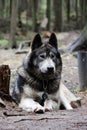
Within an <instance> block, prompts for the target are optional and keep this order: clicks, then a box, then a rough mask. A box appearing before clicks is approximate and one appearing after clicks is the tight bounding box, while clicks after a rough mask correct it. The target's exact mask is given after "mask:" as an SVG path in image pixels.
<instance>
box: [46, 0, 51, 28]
mask: <svg viewBox="0 0 87 130" xmlns="http://www.w3.org/2000/svg"><path fill="white" fill-rule="evenodd" d="M46 15H47V18H48V24H47V30H50V20H51V0H47V10H46Z"/></svg>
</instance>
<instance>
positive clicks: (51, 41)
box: [49, 33, 58, 48]
mask: <svg viewBox="0 0 87 130" xmlns="http://www.w3.org/2000/svg"><path fill="white" fill-rule="evenodd" d="M49 44H50V45H51V46H53V47H55V48H58V45H57V37H56V35H55V33H52V34H51V36H50V38H49Z"/></svg>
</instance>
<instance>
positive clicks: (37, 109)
mask: <svg viewBox="0 0 87 130" xmlns="http://www.w3.org/2000/svg"><path fill="white" fill-rule="evenodd" d="M34 112H35V113H40V114H41V113H44V110H43V109H39V108H36V109H35V110H34Z"/></svg>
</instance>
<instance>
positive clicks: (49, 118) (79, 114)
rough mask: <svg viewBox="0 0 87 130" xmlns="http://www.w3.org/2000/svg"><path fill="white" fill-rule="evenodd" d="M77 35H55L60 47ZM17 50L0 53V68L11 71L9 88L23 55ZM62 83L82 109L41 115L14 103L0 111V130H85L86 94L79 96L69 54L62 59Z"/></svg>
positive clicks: (75, 69)
mask: <svg viewBox="0 0 87 130" xmlns="http://www.w3.org/2000/svg"><path fill="white" fill-rule="evenodd" d="M78 35H79V33H78V32H71V33H62V34H59V35H58V39H59V47H61V46H63V45H64V46H66V45H67V44H70V43H72V42H73V41H74V40H75V39H76V38H77V37H78ZM15 51H16V50H9V51H8V50H0V65H2V64H7V65H9V66H10V69H11V84H13V83H14V77H15V73H16V69H17V67H18V66H19V65H21V63H22V60H23V58H24V57H25V55H26V54H15ZM62 61H63V72H62V82H63V83H64V84H65V85H66V86H67V87H68V88H69V89H70V90H71V91H72V92H73V93H74V94H75V95H76V96H80V97H82V100H81V104H82V105H81V107H79V108H76V109H73V110H70V111H69V110H59V111H53V112H46V113H44V114H35V113H28V112H25V111H23V110H21V109H19V108H18V107H17V106H15V104H14V103H10V102H6V101H5V103H6V108H0V130H87V115H86V114H87V92H79V74H78V62H77V59H76V58H75V57H74V56H73V55H72V54H69V53H66V54H63V55H62Z"/></svg>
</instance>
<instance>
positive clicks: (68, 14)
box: [66, 0, 70, 22]
mask: <svg viewBox="0 0 87 130" xmlns="http://www.w3.org/2000/svg"><path fill="white" fill-rule="evenodd" d="M66 9H67V12H66V14H67V21H68V22H69V21H70V0H67V1H66Z"/></svg>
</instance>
